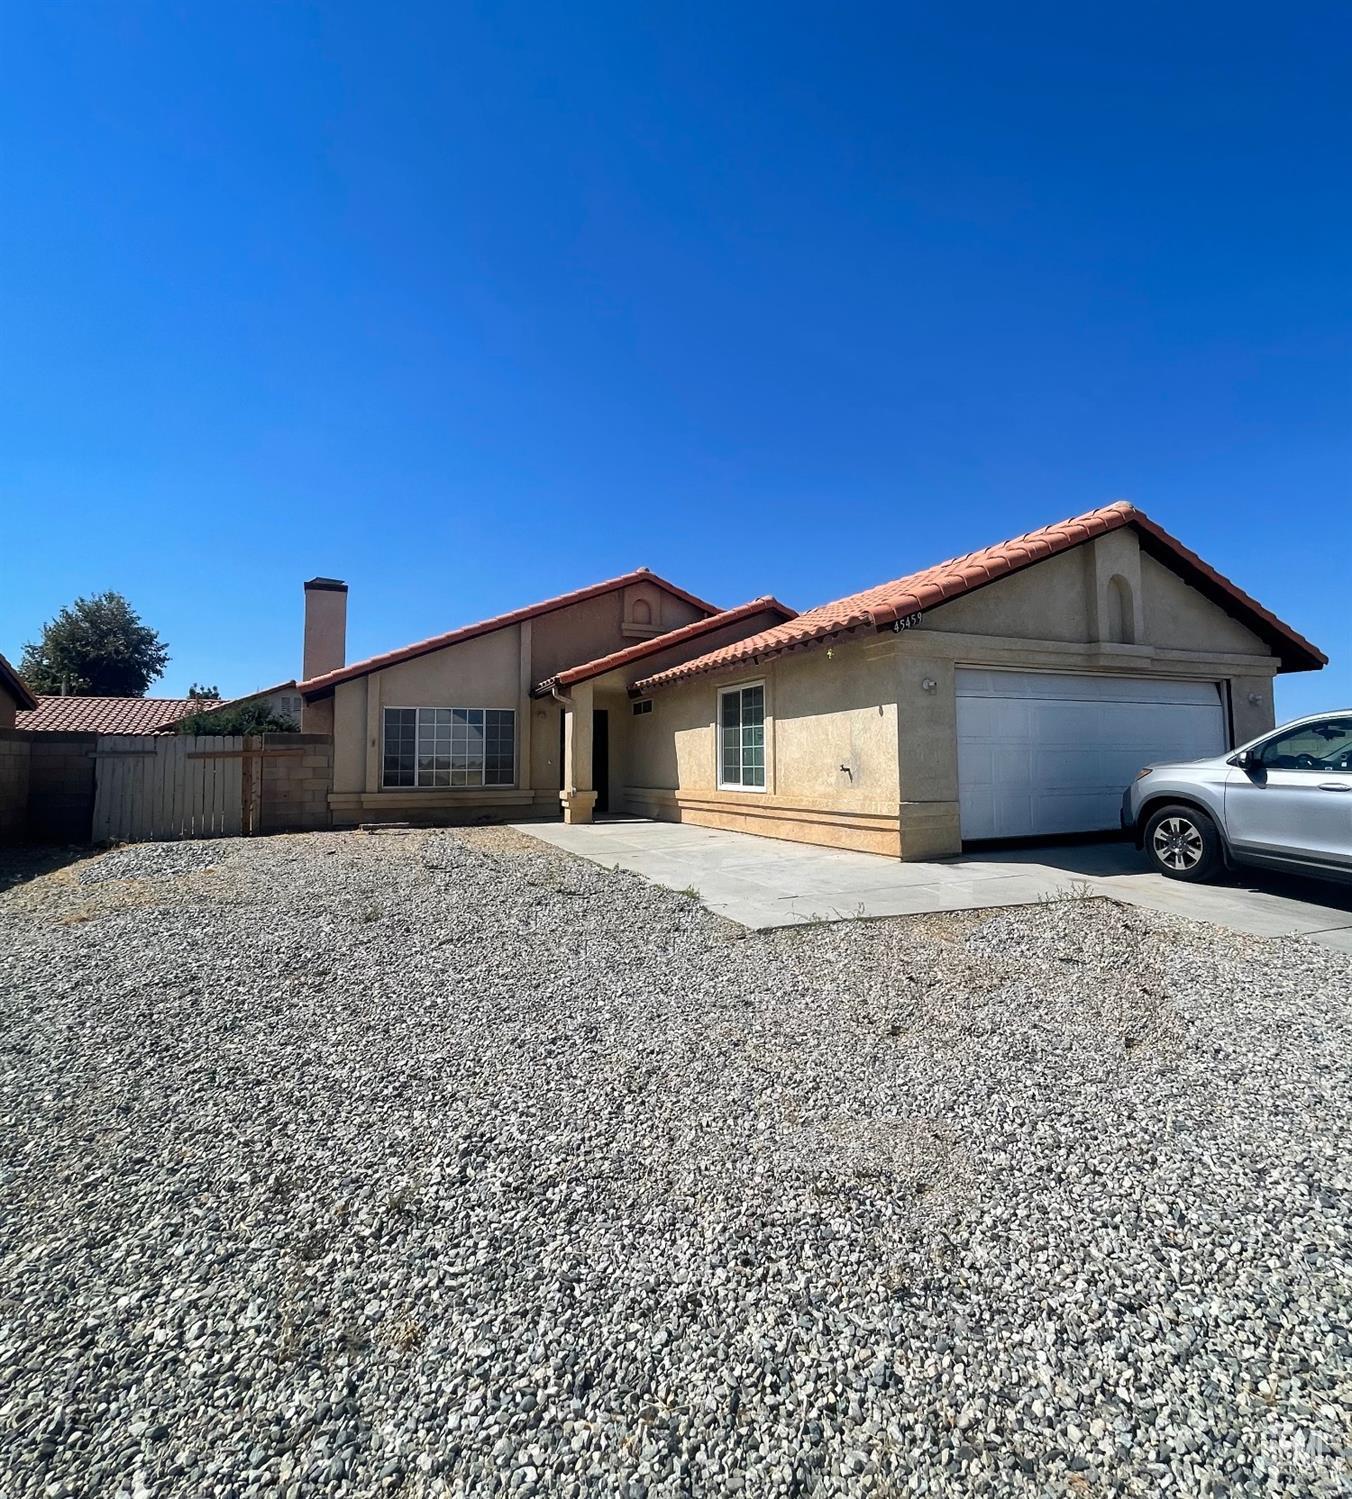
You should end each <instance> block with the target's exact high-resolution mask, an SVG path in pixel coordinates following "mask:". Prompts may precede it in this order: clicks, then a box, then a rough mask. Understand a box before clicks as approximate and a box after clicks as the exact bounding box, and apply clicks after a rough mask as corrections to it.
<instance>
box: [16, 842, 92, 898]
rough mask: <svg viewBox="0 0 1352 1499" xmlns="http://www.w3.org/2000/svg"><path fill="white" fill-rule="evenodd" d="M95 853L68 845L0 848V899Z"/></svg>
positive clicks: (90, 857)
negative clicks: (16, 889)
mask: <svg viewBox="0 0 1352 1499" xmlns="http://www.w3.org/2000/svg"><path fill="white" fill-rule="evenodd" d="M98 852H99V850H98V849H96V848H91V847H74V846H72V845H69V844H67V845H65V846H63V847H52V846H50V845H47V844H40V845H20V846H18V847H14V848H0V895H3V894H4V892H5V891H6V890H12V889H13V888H14V887H15V886H16V885H24V884H27V883H28V881H29V880H36V879H40V878H41V877H42V876H43V875H44V874H52V873H54V872H55V871H56V870H58V869H65V868H66V867H67V865H70V864H79V863H80V862H81V861H82V860H84V859H92V858H93V857H94V855H95V854H97V853H98Z"/></svg>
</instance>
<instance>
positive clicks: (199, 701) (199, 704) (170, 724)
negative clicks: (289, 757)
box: [154, 677, 296, 734]
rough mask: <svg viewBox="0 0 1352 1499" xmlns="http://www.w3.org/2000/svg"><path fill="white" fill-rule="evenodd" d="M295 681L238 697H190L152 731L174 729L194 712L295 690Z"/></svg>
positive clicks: (226, 706)
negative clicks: (188, 704) (183, 705)
mask: <svg viewBox="0 0 1352 1499" xmlns="http://www.w3.org/2000/svg"><path fill="white" fill-rule="evenodd" d="M295 691H296V682H295V678H294V677H293V678H292V680H291V681H289V682H277V683H275V684H274V685H273V686H271V687H260V688H259V689H258V691H257V692H246V693H243V694H242V695H241V696H239V697H223V698H217V699H215V700H213V701H211V702H207V701H206V700H205V699H203V698H191V699H189V701H190V702H191V704H192V706H191V707H189V708H188V709H186V710H185V711H184V712H182V713H176V714H175V715H174V716H173V717H172V718H166V719H165V721H164V722H163V723H160V724H156V725H155V728H154V732H155V733H157V734H160V733H166V732H168V730H170V729H176V728H177V727H178V726H179V724H181V723H182V722H183V720H184V719H185V718H191V717H192V716H193V714H194V713H217V712H219V711H220V710H221V709H223V708H238V707H239V706H240V704H241V703H252V702H253V701H254V700H255V699H256V698H260V697H271V696H272V694H273V693H274V692H295Z"/></svg>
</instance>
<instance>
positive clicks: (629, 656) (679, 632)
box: [534, 593, 795, 697]
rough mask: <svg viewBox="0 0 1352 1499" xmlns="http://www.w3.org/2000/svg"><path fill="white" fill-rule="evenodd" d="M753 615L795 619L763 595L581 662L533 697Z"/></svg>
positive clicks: (547, 680) (538, 689)
mask: <svg viewBox="0 0 1352 1499" xmlns="http://www.w3.org/2000/svg"><path fill="white" fill-rule="evenodd" d="M756 614H778V615H779V617H780V619H784V620H788V619H793V618H794V617H795V616H794V611H793V610H792V609H790V608H789V607H788V605H787V604H781V603H780V602H779V600H778V599H777V598H774V597H773V596H772V595H770V594H768V593H767V594H763V595H762V596H761V597H760V598H758V599H751V600H750V601H749V602H747V603H745V604H738V605H737V607H736V608H735V609H724V610H722V611H721V612H720V613H718V614H710V615H709V616H708V617H707V618H705V619H697V620H695V621H694V622H693V623H691V624H688V625H682V626H681V627H680V628H679V629H676V630H668V631H666V633H665V634H662V635H654V636H653V637H652V638H651V639H650V640H641V641H639V642H638V644H637V645H628V646H625V648H624V649H623V650H620V651H612V652H611V653H610V655H608V656H598V657H597V659H596V660H595V661H587V662H584V663H583V665H581V666H570V667H569V668H568V670H567V671H561V672H558V673H557V674H556V675H554V676H552V677H546V678H545V680H544V681H543V682H541V683H539V684H538V685H537V686H536V687H535V689H534V691H535V695H536V696H537V697H543V696H544V695H545V694H546V693H547V692H549V691H550V690H551V689H553V688H555V687H571V686H573V684H574V683H576V682H586V681H588V680H590V679H591V678H592V677H599V676H602V675H604V673H606V672H608V671H614V670H615V668H616V667H619V666H629V665H630V664H632V663H633V662H635V661H641V660H643V658H644V657H645V656H655V655H657V653H658V652H659V651H669V650H670V649H671V648H672V646H676V645H683V644H684V643H685V642H686V641H689V640H698V639H699V638H700V636H701V635H708V634H709V633H710V632H711V631H713V630H721V629H723V628H724V627H725V626H727V625H734V624H736V623H737V621H738V620H739V619H749V618H751V616H752V615H756Z"/></svg>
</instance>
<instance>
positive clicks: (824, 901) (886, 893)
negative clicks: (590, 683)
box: [516, 818, 1352, 952]
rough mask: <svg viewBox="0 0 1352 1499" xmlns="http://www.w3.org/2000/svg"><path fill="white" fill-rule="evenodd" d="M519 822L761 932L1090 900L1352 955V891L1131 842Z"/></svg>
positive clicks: (583, 854) (596, 860)
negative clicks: (1208, 863) (975, 840)
mask: <svg viewBox="0 0 1352 1499" xmlns="http://www.w3.org/2000/svg"><path fill="white" fill-rule="evenodd" d="M516 826H517V827H518V829H519V830H520V831H521V832H523V833H529V834H530V835H531V836H532V837H535V838H540V839H542V840H543V841H544V842H546V843H551V844H553V845H554V846H555V847H556V848H562V849H566V850H567V851H568V852H569V853H573V854H579V855H581V857H582V858H584V859H590V860H592V861H593V862H594V863H596V864H603V865H605V866H606V867H607V868H615V867H617V866H618V867H619V868H621V869H629V870H632V871H633V872H634V873H635V874H641V875H643V876H644V877H645V878H646V879H650V880H653V881H655V882H656V883H658V884H660V885H668V886H670V887H671V888H672V889H674V890H692V891H695V892H697V893H698V895H699V898H700V900H701V901H703V903H704V904H705V905H706V906H708V908H709V909H710V910H711V911H717V912H718V913H719V914H720V915H722V916H727V917H730V918H731V919H732V920H733V921H736V922H739V923H740V924H741V925H743V926H747V927H753V928H756V929H762V928H765V927H776V926H795V925H799V924H802V923H804V922H809V921H847V920H851V919H855V918H861V917H872V916H914V915H919V914H921V913H923V912H927V911H962V910H979V909H984V908H986V907H991V906H1017V905H1028V904H1031V903H1033V902H1035V901H1040V900H1046V899H1048V898H1049V897H1055V896H1064V895H1068V894H1083V895H1106V896H1111V897H1112V898H1113V899H1114V900H1120V901H1124V902H1126V903H1128V904H1130V905H1137V906H1145V907H1148V908H1149V909H1151V910H1155V911H1168V912H1171V913H1173V914H1174V915H1177V916H1188V917H1192V918H1193V919H1194V920H1198V921H1210V922H1214V923H1215V924H1216V925H1217V926H1222V927H1229V928H1231V929H1232V930H1234V931H1239V932H1254V933H1257V934H1258V935H1260V936H1271V937H1276V936H1292V935H1295V936H1300V937H1305V938H1308V939H1309V940H1311V941H1314V942H1318V943H1321V944H1323V945H1325V946H1327V947H1333V948H1337V949H1338V950H1340V951H1342V952H1352V886H1346V885H1333V884H1326V883H1323V882H1321V881H1316V880H1291V879H1285V878H1282V877H1279V876H1266V875H1261V874H1250V873H1245V874H1243V875H1240V876H1238V877H1232V878H1231V879H1229V880H1227V881H1226V882H1225V883H1222V884H1217V885H1184V884H1180V883H1179V882H1178V881H1176V880H1166V879H1164V878H1163V876H1161V875H1157V874H1153V873H1151V872H1150V871H1149V870H1148V869H1147V868H1146V865H1145V860H1144V859H1143V858H1142V856H1141V855H1140V854H1139V853H1138V852H1137V851H1136V849H1134V848H1133V847H1132V846H1131V845H1130V844H1128V843H1120V842H1103V843H1087V844H1063V845H1054V846H1053V845H1048V846H1046V847H1042V848H1035V849H1013V850H1011V849H1002V850H999V851H997V852H991V853H971V854H965V855H963V856H962V857H961V858H957V859H943V860H936V861H934V862H931V863H923V864H920V863H918V864H908V863H902V862H901V861H900V860H897V859H888V858H884V857H883V856H881V855H879V854H856V853H848V852H842V851H838V850H834V849H827V848H818V847H815V846H814V845H812V844H807V843H785V842H781V841H779V840H778V839H774V838H757V837H753V836H752V835H751V834H749V833H725V832H722V831H720V830H718V829H715V828H697V827H692V826H689V825H686V824H682V823H671V822H646V821H643V820H641V819H622V818H615V819H612V820H608V821H604V822H597V823H592V824H590V825H585V826H574V827H567V826H565V825H564V824H563V823H540V822H527V823H518V824H516Z"/></svg>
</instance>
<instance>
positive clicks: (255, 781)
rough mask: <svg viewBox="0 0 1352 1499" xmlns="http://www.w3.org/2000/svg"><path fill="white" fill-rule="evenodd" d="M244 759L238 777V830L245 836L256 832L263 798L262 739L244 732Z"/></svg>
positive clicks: (250, 836) (247, 836) (251, 835)
mask: <svg viewBox="0 0 1352 1499" xmlns="http://www.w3.org/2000/svg"><path fill="white" fill-rule="evenodd" d="M243 747H244V761H243V765H242V767H241V770H242V774H241V777H240V831H241V832H242V833H243V834H244V836H245V837H246V838H252V837H253V836H254V834H255V833H257V832H258V825H259V820H260V815H261V805H262V800H263V795H262V793H263V784H262V783H263V760H262V755H263V739H262V736H261V735H259V734H246V735H245V737H244V741H243Z"/></svg>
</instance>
